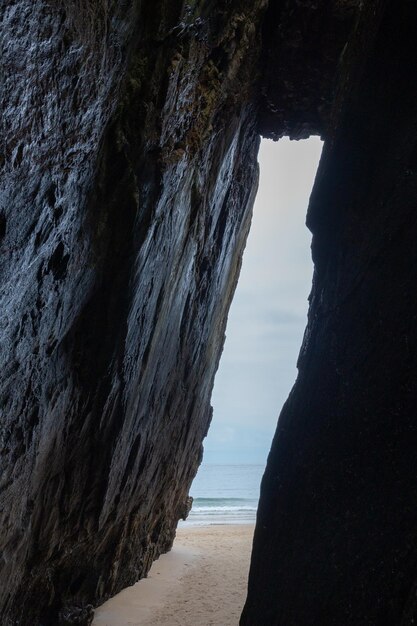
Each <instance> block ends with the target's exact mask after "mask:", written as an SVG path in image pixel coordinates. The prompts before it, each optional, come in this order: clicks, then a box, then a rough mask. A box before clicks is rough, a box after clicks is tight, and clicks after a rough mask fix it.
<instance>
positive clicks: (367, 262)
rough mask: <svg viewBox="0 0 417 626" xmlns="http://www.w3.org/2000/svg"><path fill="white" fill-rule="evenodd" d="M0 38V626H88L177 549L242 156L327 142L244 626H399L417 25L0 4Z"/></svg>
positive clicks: (400, 10) (246, 187) (244, 186)
mask: <svg viewBox="0 0 417 626" xmlns="http://www.w3.org/2000/svg"><path fill="white" fill-rule="evenodd" d="M358 7H361V9H360V19H359V22H356V21H355V20H356V15H357V12H358ZM265 11H266V13H265ZM264 16H266V18H265V17H264ZM1 18H2V30H1V32H2V48H3V54H2V63H3V75H4V85H3V91H2V102H3V125H2V146H3V147H4V158H3V160H2V161H1V165H2V177H1V206H0V247H1V256H0V272H1V273H0V299H1V305H2V317H1V320H0V324H1V344H0V350H1V352H0V365H1V370H2V377H1V386H0V411H1V419H0V428H1V431H0V437H1V440H0V441H1V449H0V472H1V477H0V622H1V624H2V626H3V625H4V626H11V625H17V624H18V625H20V626H29V625H30V626H39V625H42V626H48V625H49V626H52V625H53V626H56V625H57V624H71V623H73V624H75V623H79V624H83V623H84V624H88V623H89V622H90V621H91V607H90V606H89V605H90V604H97V603H100V602H101V601H103V600H104V599H105V598H107V597H109V596H110V595H112V594H114V593H115V592H117V591H118V590H120V589H121V588H122V587H124V586H126V585H128V584H130V583H132V582H134V581H135V580H136V579H137V578H139V577H140V576H143V575H145V574H146V572H147V570H148V569H149V566H150V564H151V562H152V560H153V559H154V558H155V557H157V556H158V555H159V554H160V553H161V552H162V551H164V550H167V549H169V547H170V546H171V544H172V540H173V537H174V534H175V527H176V523H177V520H178V519H179V518H180V517H181V516H183V515H184V514H186V512H187V508H188V506H189V502H188V500H187V495H188V489H189V485H190V482H191V480H192V478H193V476H194V474H195V472H196V469H197V467H198V464H199V461H200V458H201V442H202V440H203V438H204V435H205V433H206V431H207V428H208V425H209V422H210V416H211V409H210V404H209V401H210V394H211V388H212V383H213V377H214V373H215V370H216V367H217V363H218V359H219V355H220V351H221V347H222V343H223V337H224V327H225V319H226V316H227V310H228V306H229V303H230V299H231V297H232V294H233V290H234V287H235V284H236V280H237V276H238V272H239V267H240V258H241V253H242V249H243V247H244V243H245V238H246V234H247V231H248V228H249V223H250V213H251V205H252V201H253V196H254V193H255V190H256V184H257V175H258V173H257V166H256V152H257V147H258V142H259V138H258V132H259V131H261V132H262V133H263V134H265V135H268V136H272V137H279V136H281V135H282V134H290V135H291V136H294V137H304V136H306V135H308V134H309V133H320V134H322V135H324V136H325V137H326V140H327V141H326V148H325V151H324V156H323V159H322V162H321V167H320V172H319V176H318V180H317V183H316V187H315V191H314V194H313V197H312V202H311V206H310V210H309V218H308V219H309V224H310V227H311V228H312V230H313V232H314V242H313V253H314V261H315V264H316V273H315V281H314V288H313V293H312V300H311V310H310V314H309V324H308V329H307V333H306V336H305V341H304V346H303V349H302V353H301V356H300V363H299V365H300V375H299V379H298V382H297V384H296V386H295V389H294V391H293V393H292V394H291V396H290V399H289V400H288V403H287V405H286V407H285V409H284V412H283V415H282V417H281V419H280V423H279V429H278V433H277V436H276V438H275V441H274V445H273V450H272V453H271V456H270V459H269V464H268V470H267V473H266V476H265V479H264V482H263V487H262V501H261V508H260V513H259V520H258V527H257V532H256V537H255V551H254V558H253V564H252V573H251V579H250V585H249V597H248V603H247V606H246V610H245V613H244V617H243V620H242V623H244V624H245V625H248V624H251V625H255V626H261V625H262V626H268V625H269V624H274V625H282V626H307V625H309V624H316V625H317V626H318V625H320V626H323V625H326V624H332V625H333V624H334V625H336V624H337V625H338V626H339V625H341V624H343V625H348V624H364V625H365V624H372V625H374V624H375V625H379V624H381V625H382V624H387V625H391V624H400V623H401V624H402V625H403V626H405V625H408V624H411V623H412V618H413V615H414V613H415V606H414V604H415V593H414V583H415V580H416V579H415V571H414V563H415V560H416V556H417V555H416V549H415V545H416V534H415V521H416V517H417V516H416V510H415V505H414V500H415V492H416V481H415V477H414V473H413V467H414V451H415V449H416V445H415V444H416V443H417V442H416V431H415V420H414V419H413V411H414V410H415V409H414V407H415V400H416V393H415V379H416V369H417V368H416V361H415V359H416V356H415V354H416V353H415V348H416V345H415V344H416V339H417V338H416V330H415V323H414V321H415V320H414V312H415V310H416V302H415V300H416V292H415V284H416V278H417V277H416V276H415V274H416V269H415V268H416V267H417V264H416V260H417V259H415V256H416V252H415V250H416V247H415V239H416V236H415V230H416V226H417V225H416V218H415V210H414V208H415V200H416V193H417V188H416V179H415V171H416V149H415V142H416V128H417V120H416V115H415V96H416V94H415V91H416V87H415V85H414V82H413V76H414V71H415V70H414V68H415V66H416V61H417V59H416V58H415V57H416V53H415V46H414V33H415V32H416V9H415V8H414V3H413V2H410V1H408V0H404V2H402V3H397V4H394V2H393V1H392V0H391V1H389V0H373V1H372V0H370V1H369V2H366V3H363V2H356V0H334V1H330V0H279V1H278V0H277V1H276V2H271V3H270V6H269V7H267V2H266V0H228V1H223V0H204V1H203V0H201V1H196V2H190V3H189V4H188V5H185V4H183V2H181V1H180V0H155V2H148V1H140V0H118V1H115V0H96V1H92V0H91V1H88V2H87V1H81V0H61V1H60V2H49V0H9V1H8V2H6V3H3V6H2V9H1ZM352 29H353V30H352ZM346 42H347V45H345V44H346Z"/></svg>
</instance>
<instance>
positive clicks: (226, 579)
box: [93, 524, 254, 626]
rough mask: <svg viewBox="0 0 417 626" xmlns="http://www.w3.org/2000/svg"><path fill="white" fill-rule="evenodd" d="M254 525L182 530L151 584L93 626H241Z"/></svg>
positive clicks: (125, 594) (106, 609) (121, 598)
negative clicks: (240, 620) (240, 618)
mask: <svg viewBox="0 0 417 626" xmlns="http://www.w3.org/2000/svg"><path fill="white" fill-rule="evenodd" d="M253 530H254V527H253V525H249V524H245V525H243V524H242V525H234V526H232V525H218V526H215V525H213V526H190V527H182V528H179V529H178V532H177V538H176V541H175V544H174V548H173V549H172V551H171V552H170V553H169V554H165V555H163V556H162V557H160V558H159V559H158V561H156V562H155V563H154V564H153V566H152V568H151V571H150V572H149V575H148V578H146V579H144V580H141V581H139V582H138V583H136V585H133V586H132V587H129V588H128V589H125V590H124V591H122V592H121V593H119V594H118V595H117V596H116V597H114V598H112V599H111V600H109V601H108V602H106V603H105V604H103V606H101V607H100V608H99V609H97V611H96V614H95V618H94V622H93V626H175V625H177V624H178V625H179V624H181V626H237V625H238V622H239V617H240V613H241V611H242V608H243V604H244V601H245V597H246V585H247V577H248V571H249V561H250V552H251V547H252V537H253Z"/></svg>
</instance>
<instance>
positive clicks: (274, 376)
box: [203, 137, 322, 464]
mask: <svg viewBox="0 0 417 626" xmlns="http://www.w3.org/2000/svg"><path fill="white" fill-rule="evenodd" d="M321 149H322V142H321V141H320V139H319V138H317V137H312V138H310V139H308V140H304V141H290V140H289V139H287V138H284V139H281V140H280V141H278V142H273V141H271V140H262V143H261V148H260V153H259V164H260V185H259V190H258V194H257V197H256V201H255V207H254V215H253V220H252V226H251V230H250V233H249V238H248V242H247V246H246V250H245V253H244V256H243V266H242V271H241V275H240V278H239V282H238V286H237V289H236V293H235V297H234V299H233V303H232V306H231V309H230V313H229V318H228V323H227V330H226V343H225V347H224V351H223V355H222V358H221V361H220V366H219V370H218V372H217V375H216V380H215V385H214V391H213V396H212V405H213V421H212V424H211V427H210V430H209V434H208V436H207V438H206V439H205V441H204V461H203V463H205V464H212V463H219V464H220V463H236V464H243V463H253V464H255V463H259V464H265V463H266V459H267V456H268V452H269V449H270V446H271V442H272V437H273V434H274V432H275V428H276V424H277V420H278V416H279V413H280V410H281V408H282V405H283V404H284V402H285V400H286V399H287V397H288V394H289V392H290V390H291V387H292V386H293V384H294V382H295V378H296V375H297V370H296V362H297V357H298V353H299V350H300V346H301V342H302V338H303V333H304V328H305V326H306V321H307V304H308V303H307V298H308V295H309V293H310V288H311V281H312V273H313V265H312V261H311V251H310V245H311V234H310V232H309V231H308V229H307V227H306V226H305V216H306V211H307V206H308V200H309V196H310V193H311V189H312V187H313V182H314V177H315V173H316V171H317V166H318V162H319V159H320V154H321Z"/></svg>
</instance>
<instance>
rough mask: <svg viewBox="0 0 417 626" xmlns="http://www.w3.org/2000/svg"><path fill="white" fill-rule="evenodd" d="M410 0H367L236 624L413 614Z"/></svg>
mask: <svg viewBox="0 0 417 626" xmlns="http://www.w3.org/2000/svg"><path fill="white" fill-rule="evenodd" d="M416 29H417V9H416V6H415V3H412V2H401V3H398V2H378V1H375V2H369V3H364V6H363V8H362V12H361V17H360V20H359V22H358V24H357V26H356V27H355V29H354V31H353V34H352V36H351V38H350V41H349V44H348V45H347V46H346V48H345V50H344V52H343V56H342V58H341V64H340V70H339V86H338V89H337V92H336V95H335V100H334V106H333V110H332V112H331V124H330V128H329V131H328V134H327V141H326V144H325V147H324V152H323V156H322V160H321V164H320V168H319V172H318V176H317V179H316V183H315V187H314V190H313V194H312V198H311V202H310V208H309V212H308V224H309V226H310V228H311V230H312V231H313V259H314V263H315V275H314V283H313V290H312V294H311V303H310V312H309V318H308V327H307V330H306V334H305V338H304V343H303V346H302V349H301V353H300V358H299V363H298V367H299V376H298V380H297V382H296V384H295V387H294V388H293V390H292V392H291V394H290V397H289V399H288V401H287V403H286V405H285V406H284V409H283V411H282V414H281V416H280V418H279V423H278V429H277V433H276V435H275V438H274V442H273V446H272V450H271V453H270V456H269V460H268V467H267V470H266V474H265V477H264V479H263V483H262V490H261V502H260V507H259V513H258V519H257V527H256V533H255V540H254V551H253V558H252V566H251V573H250V580H249V594H248V600H247V604H246V607H245V610H244V614H243V617H242V620H241V624H242V625H245V626H246V625H251V626H253V625H258V626H261V625H262V626H270V625H271V626H272V625H274V626H278V625H279V626H311V625H315V626H326V625H329V626H330V625H331V626H348V625H352V626H353V625H355V626H357V625H360V626H365V625H369V626H394V625H401V626H405V625H410V624H413V623H415V621H416V619H417V606H416V583H417V508H416V494H417V478H416V449H417V422H416V400H417V388H416V381H417V325H416V311H417V290H416V285H417V248H416V240H417V214H416V200H417V161H416V154H417V153H416V146H417V143H416V142H417V108H416V100H417V84H416V82H415V80H414V78H415V70H416V67H417V48H416V42H415V34H416V32H417V30H416Z"/></svg>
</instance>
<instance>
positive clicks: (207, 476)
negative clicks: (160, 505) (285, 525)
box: [181, 464, 265, 526]
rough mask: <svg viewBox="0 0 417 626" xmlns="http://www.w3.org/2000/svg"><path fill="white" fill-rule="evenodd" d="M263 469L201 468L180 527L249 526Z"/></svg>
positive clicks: (254, 514) (257, 466)
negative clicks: (184, 519)
mask: <svg viewBox="0 0 417 626" xmlns="http://www.w3.org/2000/svg"><path fill="white" fill-rule="evenodd" d="M264 469H265V468H264V466H263V465H209V464H203V465H201V467H200V469H199V471H198V474H197V476H196V477H195V479H194V482H193V484H192V486H191V490H190V495H191V496H192V497H193V498H194V501H193V507H192V509H191V511H190V514H189V516H188V519H187V520H186V521H185V522H181V526H190V525H207V524H253V523H255V517H256V509H257V507H258V500H259V487H260V483H261V478H262V474H263V472H264Z"/></svg>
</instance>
